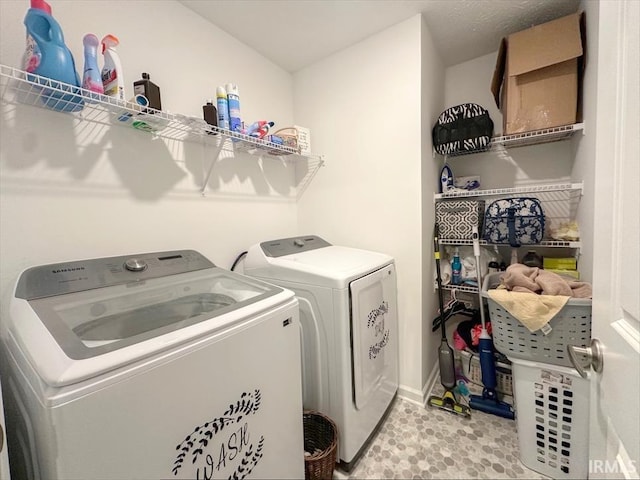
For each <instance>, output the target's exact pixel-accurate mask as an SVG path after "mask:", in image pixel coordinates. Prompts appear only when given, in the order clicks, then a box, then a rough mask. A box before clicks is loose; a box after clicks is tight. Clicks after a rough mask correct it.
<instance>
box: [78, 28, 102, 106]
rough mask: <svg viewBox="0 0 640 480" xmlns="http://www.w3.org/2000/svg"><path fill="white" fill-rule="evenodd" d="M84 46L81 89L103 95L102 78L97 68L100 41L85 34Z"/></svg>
mask: <svg viewBox="0 0 640 480" xmlns="http://www.w3.org/2000/svg"><path fill="white" fill-rule="evenodd" d="M82 44H83V45H84V70H83V72H82V88H84V89H85V90H89V91H91V92H95V93H104V86H103V85H102V77H101V75H100V69H99V68H98V45H100V40H98V37H96V36H95V35H94V34H93V33H87V34H86V35H85V36H84V38H83V39H82Z"/></svg>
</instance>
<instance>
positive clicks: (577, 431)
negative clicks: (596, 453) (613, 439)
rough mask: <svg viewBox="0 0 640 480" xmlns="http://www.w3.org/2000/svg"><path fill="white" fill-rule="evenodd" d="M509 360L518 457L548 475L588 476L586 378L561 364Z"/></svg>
mask: <svg viewBox="0 0 640 480" xmlns="http://www.w3.org/2000/svg"><path fill="white" fill-rule="evenodd" d="M511 362H512V369H513V381H514V395H515V404H516V412H517V416H516V425H517V429H518V445H519V448H520V460H521V461H522V463H523V464H524V465H526V466H527V467H528V468H530V469H531V470H534V471H536V472H539V473H541V474H543V475H547V476H549V477H551V478H561V479H564V478H579V479H584V478H587V474H588V472H589V380H587V379H584V378H582V377H581V376H580V375H579V374H578V373H577V372H576V371H575V370H573V369H570V368H566V367H559V366H556V365H546V364H541V363H534V362H529V361H527V360H518V359H511Z"/></svg>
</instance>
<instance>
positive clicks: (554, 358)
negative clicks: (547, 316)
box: [482, 273, 591, 367]
mask: <svg viewBox="0 0 640 480" xmlns="http://www.w3.org/2000/svg"><path fill="white" fill-rule="evenodd" d="M500 275H501V273H490V274H489V275H487V277H486V278H485V281H484V284H483V287H482V296H483V297H484V298H486V299H487V303H488V305H489V314H490V316H491V330H492V335H493V344H494V345H495V347H496V350H498V351H499V352H501V353H503V354H505V355H506V356H507V358H509V359H512V358H517V359H520V360H529V361H532V362H542V363H547V364H550V365H560V366H563V367H571V366H572V364H571V360H570V359H569V354H568V353H567V345H575V346H579V347H588V346H589V344H590V342H591V300H590V299H584V298H572V299H570V300H569V301H568V302H567V303H566V304H565V306H564V307H563V308H562V310H560V311H559V312H558V313H557V314H556V316H555V317H553V318H552V319H551V321H550V322H549V325H550V326H551V328H552V330H551V333H549V334H548V335H544V334H543V333H542V332H541V331H540V330H536V331H535V332H533V333H532V332H530V331H529V329H528V328H527V327H525V326H524V325H523V324H522V323H520V321H519V320H518V319H517V318H514V317H513V316H512V315H511V314H510V313H509V312H508V311H507V310H505V309H504V308H502V306H500V304H498V303H497V302H495V301H494V300H492V299H491V297H489V293H488V291H489V290H491V289H493V288H496V287H497V286H498V285H499V284H500ZM578 358H580V359H581V361H583V362H584V361H585V360H586V358H585V357H584V356H580V355H579V356H578Z"/></svg>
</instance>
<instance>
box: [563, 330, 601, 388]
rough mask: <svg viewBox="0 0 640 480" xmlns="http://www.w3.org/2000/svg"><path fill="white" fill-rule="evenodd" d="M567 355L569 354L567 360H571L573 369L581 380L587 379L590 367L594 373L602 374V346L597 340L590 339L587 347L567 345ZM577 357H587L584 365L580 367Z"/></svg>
mask: <svg viewBox="0 0 640 480" xmlns="http://www.w3.org/2000/svg"><path fill="white" fill-rule="evenodd" d="M567 353H568V354H569V360H571V363H572V364H573V366H574V368H575V369H576V370H577V371H578V373H579V374H580V376H581V377H582V378H587V371H588V370H589V368H590V367H593V370H594V371H595V372H596V373H602V366H603V365H602V364H603V363H604V360H603V358H602V344H601V343H600V341H599V340H598V339H597V338H592V339H591V345H590V346H588V347H576V346H575V345H567ZM578 355H584V356H585V357H587V364H586V365H582V363H581V362H580V359H579V358H578ZM585 369H586V370H585Z"/></svg>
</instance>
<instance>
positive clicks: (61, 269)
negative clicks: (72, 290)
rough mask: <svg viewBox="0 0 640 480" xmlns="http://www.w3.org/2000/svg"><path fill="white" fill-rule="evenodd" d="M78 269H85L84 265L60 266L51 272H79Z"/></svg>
mask: <svg viewBox="0 0 640 480" xmlns="http://www.w3.org/2000/svg"><path fill="white" fill-rule="evenodd" d="M78 270H84V267H69V268H59V269H58V270H51V273H67V272H77V271H78Z"/></svg>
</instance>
